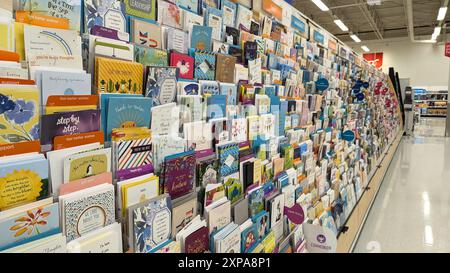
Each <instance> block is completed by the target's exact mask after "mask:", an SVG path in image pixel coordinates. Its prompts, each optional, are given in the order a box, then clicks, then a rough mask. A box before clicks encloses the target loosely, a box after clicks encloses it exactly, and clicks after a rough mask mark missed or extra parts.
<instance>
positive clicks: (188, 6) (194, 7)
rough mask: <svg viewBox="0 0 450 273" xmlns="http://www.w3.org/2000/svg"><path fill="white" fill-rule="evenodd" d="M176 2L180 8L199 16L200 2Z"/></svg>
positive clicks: (186, 0)
mask: <svg viewBox="0 0 450 273" xmlns="http://www.w3.org/2000/svg"><path fill="white" fill-rule="evenodd" d="M175 2H176V4H177V5H178V6H179V7H180V8H183V9H185V10H188V11H191V12H194V13H197V14H198V3H199V1H198V0H176V1H175Z"/></svg>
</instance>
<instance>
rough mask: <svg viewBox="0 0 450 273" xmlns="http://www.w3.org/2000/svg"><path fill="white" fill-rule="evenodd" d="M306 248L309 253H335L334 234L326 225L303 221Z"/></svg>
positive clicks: (335, 240)
mask: <svg viewBox="0 0 450 273" xmlns="http://www.w3.org/2000/svg"><path fill="white" fill-rule="evenodd" d="M302 226H303V233H304V235H305V241H306V249H307V250H308V252H309V253H335V252H336V246H337V239H336V235H335V234H334V233H333V232H332V231H331V230H330V229H329V228H327V227H322V226H319V225H313V224H308V223H304V224H303V225H302Z"/></svg>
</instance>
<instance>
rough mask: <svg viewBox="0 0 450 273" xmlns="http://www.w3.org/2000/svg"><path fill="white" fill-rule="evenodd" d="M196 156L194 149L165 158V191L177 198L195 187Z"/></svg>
mask: <svg viewBox="0 0 450 273" xmlns="http://www.w3.org/2000/svg"><path fill="white" fill-rule="evenodd" d="M195 166H196V157H195V152H194V150H190V151H187V152H183V153H179V154H175V155H172V156H168V157H166V158H165V163H164V193H168V194H170V197H172V199H176V198H178V197H180V196H183V195H185V194H187V193H189V192H190V191H191V190H192V189H193V187H194V179H195V170H196V168H195Z"/></svg>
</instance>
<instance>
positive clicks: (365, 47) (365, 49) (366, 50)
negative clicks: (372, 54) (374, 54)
mask: <svg viewBox="0 0 450 273" xmlns="http://www.w3.org/2000/svg"><path fill="white" fill-rule="evenodd" d="M361 48H362V50H364V51H365V52H369V51H370V49H369V48H368V47H367V46H362V47H361Z"/></svg>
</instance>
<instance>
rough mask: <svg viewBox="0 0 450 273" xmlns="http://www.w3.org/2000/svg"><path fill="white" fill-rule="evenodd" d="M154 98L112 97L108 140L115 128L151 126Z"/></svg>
mask: <svg viewBox="0 0 450 273" xmlns="http://www.w3.org/2000/svg"><path fill="white" fill-rule="evenodd" d="M151 108H152V100H151V99H150V98H142V97H134V98H133V97H112V98H109V101H108V112H107V118H106V138H105V139H106V140H107V141H110V140H111V132H112V130H113V129H114V128H127V127H147V128H148V127H150V113H151Z"/></svg>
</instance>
